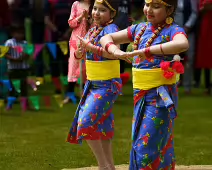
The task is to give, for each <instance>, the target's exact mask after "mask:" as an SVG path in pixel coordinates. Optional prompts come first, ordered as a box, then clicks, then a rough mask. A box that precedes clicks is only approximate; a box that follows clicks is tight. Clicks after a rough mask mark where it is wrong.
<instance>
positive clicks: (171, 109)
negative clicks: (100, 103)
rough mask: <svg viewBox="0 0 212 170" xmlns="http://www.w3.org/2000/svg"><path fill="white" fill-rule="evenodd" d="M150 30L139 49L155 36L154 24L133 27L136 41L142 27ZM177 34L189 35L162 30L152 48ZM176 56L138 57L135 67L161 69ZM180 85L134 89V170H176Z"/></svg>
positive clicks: (177, 30) (131, 31)
mask: <svg viewBox="0 0 212 170" xmlns="http://www.w3.org/2000/svg"><path fill="white" fill-rule="evenodd" d="M145 25H147V29H146V31H145V32H144V35H143V36H142V39H141V41H140V43H139V49H142V48H145V43H146V42H147V41H148V39H149V38H150V37H151V36H152V33H153V31H154V29H155V28H154V27H153V26H152V25H151V24H150V23H141V24H138V25H133V26H131V27H130V28H129V29H128V36H129V38H131V39H132V40H134V39H135V37H136V35H137V34H139V32H140V31H141V29H142V27H143V26H145ZM177 34H185V32H184V30H183V29H182V28H180V27H179V26H177V25H176V24H173V25H171V26H167V27H166V28H164V29H163V30H162V32H161V33H160V34H159V36H158V37H157V38H156V39H155V41H154V42H153V43H152V45H156V44H161V43H165V42H168V41H170V40H172V39H173V37H174V36H175V35H177ZM171 59H172V56H171V55H170V56H163V57H160V56H152V57H150V58H148V59H146V60H144V61H141V60H140V58H139V57H137V56H136V57H134V60H133V67H135V68H139V69H154V68H159V67H160V63H161V61H163V60H171ZM177 102H178V93H177V85H176V84H175V85H169V86H160V87H157V88H154V89H150V90H139V89H134V115H133V124H132V140H133V144H132V150H131V154H130V170H138V169H139V170H166V169H167V170H168V169H170V170H171V169H174V167H175V155H174V147H173V133H172V128H173V124H174V118H176V116H177V112H176V108H177Z"/></svg>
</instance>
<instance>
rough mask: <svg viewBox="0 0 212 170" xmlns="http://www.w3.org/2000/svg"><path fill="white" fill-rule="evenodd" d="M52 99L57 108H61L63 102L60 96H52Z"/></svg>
mask: <svg viewBox="0 0 212 170" xmlns="http://www.w3.org/2000/svg"><path fill="white" fill-rule="evenodd" d="M54 98H55V100H56V102H57V104H58V105H59V107H61V108H62V107H63V102H62V96H61V95H54Z"/></svg>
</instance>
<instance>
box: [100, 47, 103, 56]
mask: <svg viewBox="0 0 212 170" xmlns="http://www.w3.org/2000/svg"><path fill="white" fill-rule="evenodd" d="M102 55H103V48H102V47H101V48H100V56H102Z"/></svg>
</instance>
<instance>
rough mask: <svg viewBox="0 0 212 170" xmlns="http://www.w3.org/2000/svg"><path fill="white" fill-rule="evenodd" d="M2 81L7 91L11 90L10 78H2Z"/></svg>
mask: <svg viewBox="0 0 212 170" xmlns="http://www.w3.org/2000/svg"><path fill="white" fill-rule="evenodd" d="M2 83H3V84H4V85H5V86H6V87H7V88H8V89H9V91H11V90H12V86H11V83H10V80H2Z"/></svg>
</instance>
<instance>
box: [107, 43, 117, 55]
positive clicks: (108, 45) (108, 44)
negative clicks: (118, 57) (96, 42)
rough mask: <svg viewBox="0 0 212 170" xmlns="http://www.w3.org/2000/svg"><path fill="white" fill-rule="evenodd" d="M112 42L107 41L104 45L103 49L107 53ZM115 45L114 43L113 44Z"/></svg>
mask: <svg viewBox="0 0 212 170" xmlns="http://www.w3.org/2000/svg"><path fill="white" fill-rule="evenodd" d="M113 44H114V42H109V43H107V44H106V45H105V51H107V52H108V53H109V54H111V53H110V52H109V51H108V48H109V47H110V46H111V45H113ZM114 45H115V44H114Z"/></svg>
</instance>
